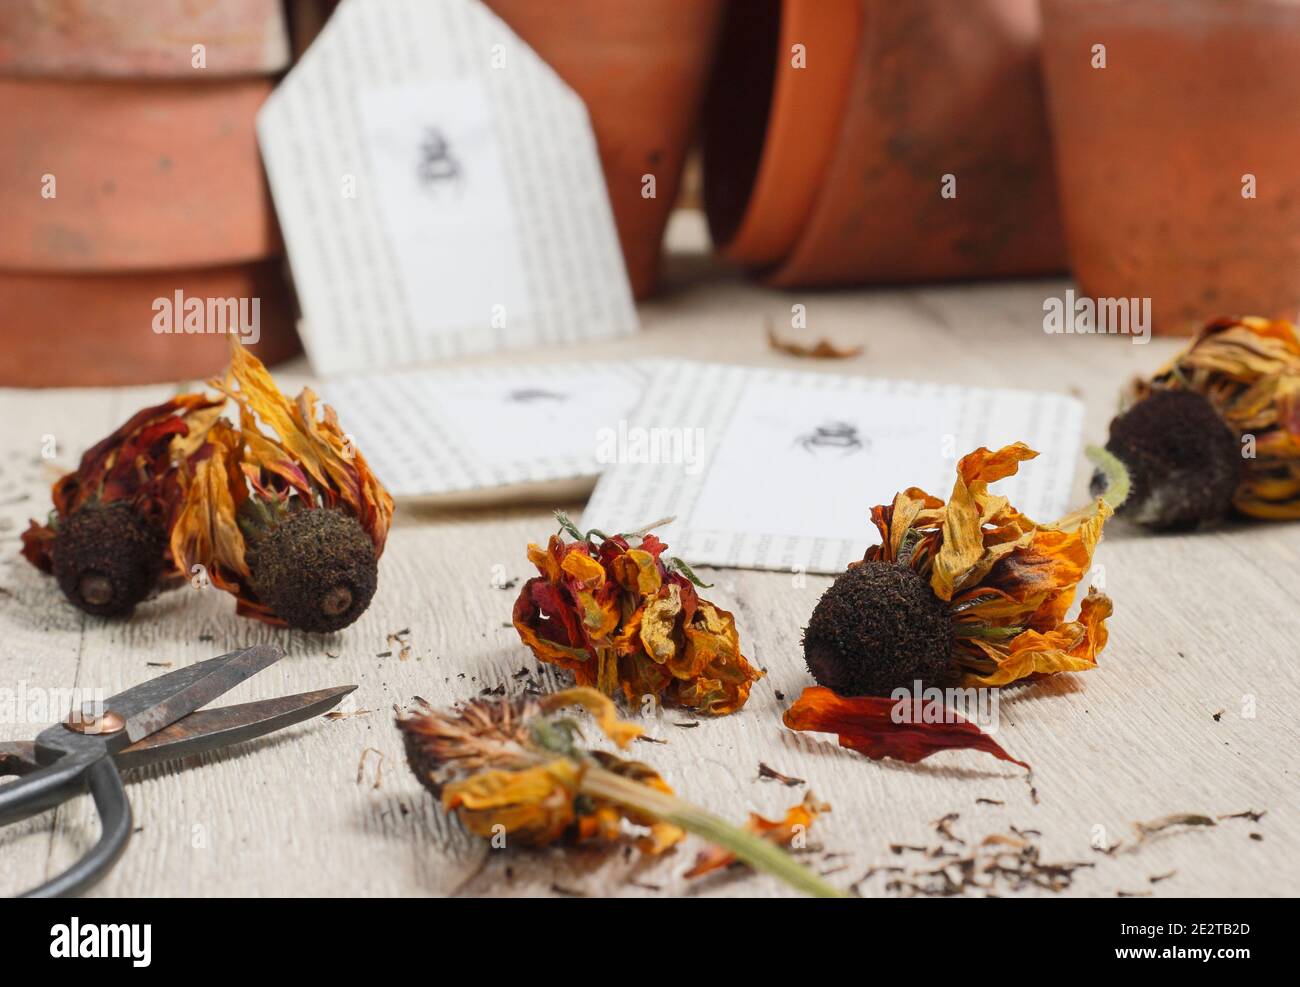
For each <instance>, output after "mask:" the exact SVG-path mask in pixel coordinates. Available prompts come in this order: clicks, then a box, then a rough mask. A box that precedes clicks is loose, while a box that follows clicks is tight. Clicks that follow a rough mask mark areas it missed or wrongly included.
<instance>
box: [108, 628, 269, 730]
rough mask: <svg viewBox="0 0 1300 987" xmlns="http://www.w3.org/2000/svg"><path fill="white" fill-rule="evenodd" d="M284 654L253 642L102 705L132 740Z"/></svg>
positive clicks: (193, 709) (181, 669) (192, 708)
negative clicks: (116, 717) (120, 720)
mask: <svg viewBox="0 0 1300 987" xmlns="http://www.w3.org/2000/svg"><path fill="white" fill-rule="evenodd" d="M283 657H284V650H283V649H281V648H277V647H276V646H275V645H273V644H258V645H254V646H253V647H251V648H245V649H244V650H243V651H232V652H231V653H230V654H228V655H219V656H217V657H216V658H209V659H207V661H199V662H195V663H194V664H193V665H187V666H186V667H185V668H178V669H177V670H176V671H174V672H168V673H167V674H166V675H160V676H158V677H157V678H156V679H150V680H149V681H148V682H142V683H140V685H137V686H135V687H134V688H131V689H127V690H126V691H125V692H119V693H118V694H117V695H116V696H114V697H113V698H111V699H109V700H108V701H107V702H106V703H105V704H104V705H105V708H106V709H107V710H109V711H111V712H114V713H118V714H120V715H121V717H122V718H123V719H124V720H125V721H126V735H127V737H128V738H130V740H131V742H132V743H134V742H136V741H139V740H143V739H144V738H145V737H147V736H149V735H150V734H151V733H154V732H156V731H158V730H161V729H162V728H163V727H165V726H168V725H170V724H172V723H175V722H176V721H177V720H179V719H180V718H181V717H182V716H187V715H189V714H190V713H193V712H194V711H195V710H196V709H198V708H199V707H201V706H206V705H207V704H208V703H210V702H212V700H214V699H216V698H217V697H218V696H220V695H223V694H224V693H226V692H229V691H230V690H231V689H233V688H234V687H235V686H237V685H238V684H239V683H240V682H243V681H244V679H246V678H248V677H250V676H252V675H256V674H257V673H258V672H260V671H261V670H262V669H264V668H266V667H268V666H269V665H273V664H275V662H277V661H279V660H280V659H281V658H283Z"/></svg>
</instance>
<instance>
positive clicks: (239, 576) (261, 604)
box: [171, 344, 393, 631]
mask: <svg viewBox="0 0 1300 987" xmlns="http://www.w3.org/2000/svg"><path fill="white" fill-rule="evenodd" d="M211 384H212V386H213V387H215V388H217V389H218V390H220V391H222V392H223V393H224V394H226V395H228V396H229V397H230V398H231V399H233V400H234V401H235V403H236V404H237V405H238V406H239V428H238V429H236V428H234V427H233V426H231V425H230V424H229V423H227V422H225V421H222V422H220V423H219V424H218V425H217V426H215V427H214V428H213V429H212V430H211V432H210V433H209V436H208V441H207V443H206V444H205V445H204V446H203V448H201V449H200V450H199V452H198V453H197V454H196V455H195V456H194V458H193V460H192V462H191V464H190V468H189V469H188V470H186V472H185V474H184V476H183V477H182V485H183V487H184V496H183V499H182V503H181V507H180V510H179V512H178V515H177V519H176V523H175V525H174V527H173V529H172V533H171V549H172V553H173V555H174V556H175V558H176V560H177V562H178V563H179V564H181V565H183V566H184V567H186V568H187V569H188V568H189V567H190V566H193V565H195V564H200V565H203V566H204V567H205V568H206V569H207V572H208V575H209V577H210V578H211V580H212V583H213V584H214V585H216V586H218V587H220V588H221V589H224V590H226V591H227V592H229V593H232V594H234V595H235V597H236V598H237V599H238V611H239V613H241V614H243V615H245V616H249V617H255V618H257V619H259V620H263V621H266V622H267V623H272V624H288V625H290V626H293V627H300V628H302V629H305V630H313V631H330V630H337V629H338V628H340V627H345V626H347V625H348V624H350V623H352V621H354V620H355V619H356V618H357V617H358V616H360V614H361V613H362V612H364V610H365V609H366V607H367V606H368V605H369V603H370V598H371V596H373V594H374V591H375V584H376V578H377V576H376V572H377V570H376V562H377V560H378V558H379V556H380V554H381V553H382V552H383V550H384V541H385V539H386V538H387V536H388V528H389V524H390V523H391V521H392V516H393V500H392V497H390V496H389V494H388V491H386V490H385V489H384V488H383V486H382V485H381V484H380V483H379V481H378V480H377V479H376V478H375V475H374V474H373V473H372V472H371V471H370V468H369V466H368V465H367V464H366V460H365V457H364V456H362V455H361V453H360V452H359V451H358V450H357V449H356V448H355V447H354V446H353V445H352V443H351V442H350V441H349V439H348V437H347V436H346V435H345V434H344V432H343V430H342V428H340V426H339V421H338V417H337V416H336V415H335V413H334V409H333V408H331V407H330V406H329V405H319V406H318V401H317V398H316V395H315V394H313V393H312V391H311V390H310V389H309V388H304V389H303V390H302V391H301V392H300V393H299V395H298V397H297V398H296V399H295V400H294V401H290V400H289V399H288V398H286V397H285V396H284V395H283V394H281V393H280V390H279V388H277V387H276V385H275V381H274V380H273V379H272V378H271V375H270V374H269V373H268V372H267V370H266V368H265V367H264V366H262V364H261V362H260V361H258V360H257V358H256V357H254V356H253V355H252V354H250V353H249V352H248V351H247V350H245V349H244V348H243V347H242V346H239V345H238V344H236V345H235V346H234V348H233V355H232V359H231V367H230V372H229V374H228V375H227V377H226V378H225V379H224V380H221V379H216V380H213V381H212V382H211Z"/></svg>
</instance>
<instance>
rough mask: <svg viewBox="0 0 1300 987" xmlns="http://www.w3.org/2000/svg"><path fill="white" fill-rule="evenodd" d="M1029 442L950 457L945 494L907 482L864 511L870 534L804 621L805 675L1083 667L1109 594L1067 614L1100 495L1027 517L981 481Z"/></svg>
mask: <svg viewBox="0 0 1300 987" xmlns="http://www.w3.org/2000/svg"><path fill="white" fill-rule="evenodd" d="M1037 455H1038V454H1037V453H1036V452H1034V451H1033V450H1031V449H1029V448H1028V447H1027V446H1025V445H1024V444H1022V443H1016V444H1015V445H1010V446H1006V447H1004V448H1002V449H999V450H998V451H997V452H990V451H989V450H988V449H977V450H976V451H975V452H972V453H971V454H970V455H968V456H965V457H964V458H963V459H962V460H961V461H960V462H959V463H958V464H957V480H956V483H955V484H954V486H953V491H952V496H951V497H950V498H949V499H948V501H947V503H944V502H943V501H942V500H939V499H938V498H936V497H932V496H930V495H929V494H927V493H925V492H924V491H923V490H918V489H916V488H915V487H913V488H910V489H908V490H906V491H904V492H903V493H900V494H898V495H897V496H896V497H895V498H894V502H893V503H892V504H890V505H887V506H882V507H875V508H873V509H872V512H871V516H872V520H873V521H874V522H875V524H876V527H877V528H878V529H879V530H880V534H881V538H882V542H881V544H879V545H875V546H872V547H871V548H870V549H868V550H867V554H866V556H865V557H864V558H863V560H862V561H861V562H856V563H854V564H853V565H852V566H850V567H849V569H848V571H847V572H845V573H843V574H842V575H841V576H839V577H838V578H837V579H836V580H835V582H834V583H833V584H832V585H831V587H830V588H829V589H828V590H827V591H826V593H825V594H824V595H823V596H822V598H821V600H820V601H819V602H818V604H817V607H816V609H814V611H813V614H812V618H811V619H810V621H809V623H808V627H807V629H806V630H805V632H804V655H805V658H806V660H807V662H808V668H809V670H810V671H811V672H812V674H813V677H814V678H815V679H817V681H818V682H819V683H820V684H822V685H823V686H825V687H827V688H829V689H831V690H833V691H834V692H837V693H840V694H843V695H876V696H884V695H889V694H890V693H892V692H893V691H894V690H896V689H900V688H902V689H906V690H908V691H909V692H910V691H911V690H912V689H913V688H914V685H915V683H917V682H920V683H921V685H922V687H923V688H928V687H930V686H938V687H944V686H948V685H956V684H958V683H960V684H962V685H964V686H980V685H983V686H1000V685H1006V684H1007V683H1009V682H1014V681H1016V680H1018V679H1022V678H1025V677H1027V676H1032V675H1050V674H1052V673H1055V672H1064V671H1082V670H1084V669H1087V668H1092V667H1093V666H1094V665H1095V664H1096V655H1097V653H1098V652H1099V651H1101V649H1102V648H1103V647H1104V646H1105V644H1106V626H1105V619H1106V617H1108V616H1109V615H1110V612H1111V603H1110V600H1109V599H1108V598H1107V597H1106V596H1104V595H1103V594H1101V593H1098V592H1095V591H1093V592H1090V593H1089V594H1088V597H1087V598H1086V599H1085V600H1084V601H1083V604H1082V609H1081V612H1080V614H1079V617H1078V619H1077V620H1066V619H1065V615H1066V612H1067V611H1068V610H1069V608H1070V604H1071V603H1072V602H1073V600H1074V596H1075V592H1076V590H1077V588H1078V586H1079V584H1080V582H1081V581H1082V580H1083V578H1084V576H1085V575H1086V574H1087V572H1088V569H1089V567H1090V565H1091V561H1092V553H1093V549H1094V548H1095V547H1096V544H1097V541H1098V540H1099V539H1100V538H1101V529H1102V526H1103V525H1104V524H1105V522H1106V518H1107V517H1109V516H1110V514H1111V513H1112V506H1111V505H1110V504H1109V503H1107V502H1106V501H1105V500H1103V499H1101V498H1098V499H1097V501H1096V502H1095V503H1094V504H1093V505H1091V506H1090V507H1088V508H1085V509H1084V510H1082V511H1079V512H1076V513H1075V514H1073V515H1071V516H1069V517H1067V518H1065V519H1063V520H1062V521H1060V522H1057V523H1056V524H1046V525H1045V524H1038V523H1037V522H1034V521H1031V520H1030V519H1029V518H1027V517H1025V516H1024V515H1023V514H1021V513H1020V512H1019V511H1017V510H1016V509H1015V508H1014V507H1012V506H1011V505H1010V504H1009V503H1008V502H1007V499H1006V498H1005V497H1001V496H998V495H996V494H993V493H991V492H990V491H989V489H988V485H989V484H990V483H992V482H994V481H995V480H999V479H1002V478H1003V477H1007V476H1011V475H1013V474H1014V473H1015V472H1016V471H1017V469H1018V467H1019V464H1020V463H1021V462H1023V461H1024V460H1027V459H1032V458H1033V457H1035V456H1037Z"/></svg>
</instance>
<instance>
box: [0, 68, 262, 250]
mask: <svg viewBox="0 0 1300 987" xmlns="http://www.w3.org/2000/svg"><path fill="white" fill-rule="evenodd" d="M271 88H272V82H271V80H269V79H265V80H264V79H241V80H223V81H215V82H206V83H187V82H156V81H155V82H146V83H135V82H117V81H103V80H88V81H62V80H54V79H48V80H47V79H0V126H2V127H3V134H4V138H3V140H0V216H3V217H4V220H3V222H4V236H2V237H0V269H4V270H9V271H125V270H140V269H146V268H169V269H174V268H188V267H207V266H214V265H221V264H234V263H241V262H244V261H253V260H261V259H263V258H266V257H270V256H274V255H276V254H278V253H279V252H280V250H281V245H280V240H279V233H278V229H277V227H276V223H275V215H274V212H273V210H272V207H271V200H270V195H269V193H268V191H267V188H266V181H265V178H264V176H263V173H262V164H261V159H260V157H259V156H258V150H257V140H256V136H255V133H254V129H253V120H254V117H255V115H256V113H257V108H258V107H259V106H261V104H262V102H263V101H264V100H265V99H266V97H267V95H268V94H269V93H270V91H271ZM46 176H50V177H48V178H47V177H46ZM49 188H52V189H53V191H54V193H55V194H54V195H53V196H52V197H51V196H50V195H49V192H48V191H47V189H49Z"/></svg>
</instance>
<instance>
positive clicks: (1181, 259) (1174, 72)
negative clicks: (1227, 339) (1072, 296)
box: [1043, 0, 1300, 334]
mask: <svg viewBox="0 0 1300 987" xmlns="http://www.w3.org/2000/svg"><path fill="white" fill-rule="evenodd" d="M1044 12H1045V34H1044V50H1043V57H1044V61H1045V65H1046V69H1047V77H1048V82H1049V88H1050V95H1051V111H1052V120H1053V124H1054V127H1055V134H1056V146H1057V159H1058V161H1059V162H1060V169H1061V198H1062V203H1063V208H1064V214H1065V227H1066V233H1067V238H1068V241H1069V248H1070V256H1071V260H1072V261H1073V266H1074V271H1075V275H1076V277H1077V278H1078V281H1079V284H1080V287H1081V289H1082V290H1083V292H1084V293H1086V294H1088V295H1090V296H1093V297H1102V298H1150V299H1151V315H1152V323H1153V328H1154V331H1156V332H1160V333H1169V334H1186V333H1189V332H1191V331H1193V330H1194V329H1196V328H1197V327H1199V326H1200V325H1202V324H1203V323H1205V322H1207V321H1209V320H1210V319H1212V318H1215V317H1217V316H1220V315H1245V314H1250V315H1263V316H1272V317H1283V318H1289V319H1295V318H1296V317H1297V314H1300V75H1298V74H1297V71H1296V58H1297V55H1298V54H1300V5H1297V4H1296V3H1294V2H1286V0H1238V2H1232V3H1228V2H1218V0H1176V2H1175V0H1141V2H1133V0H1129V2H1110V0H1049V2H1046V3H1045V4H1044ZM1096 44H1103V45H1104V46H1105V61H1106V64H1105V67H1104V68H1093V67H1092V66H1093V61H1094V52H1093V46H1094V45H1096ZM1248 175H1253V176H1254V191H1255V196H1256V197H1255V198H1247V197H1245V196H1243V194H1242V193H1243V190H1245V189H1246V176H1248Z"/></svg>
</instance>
